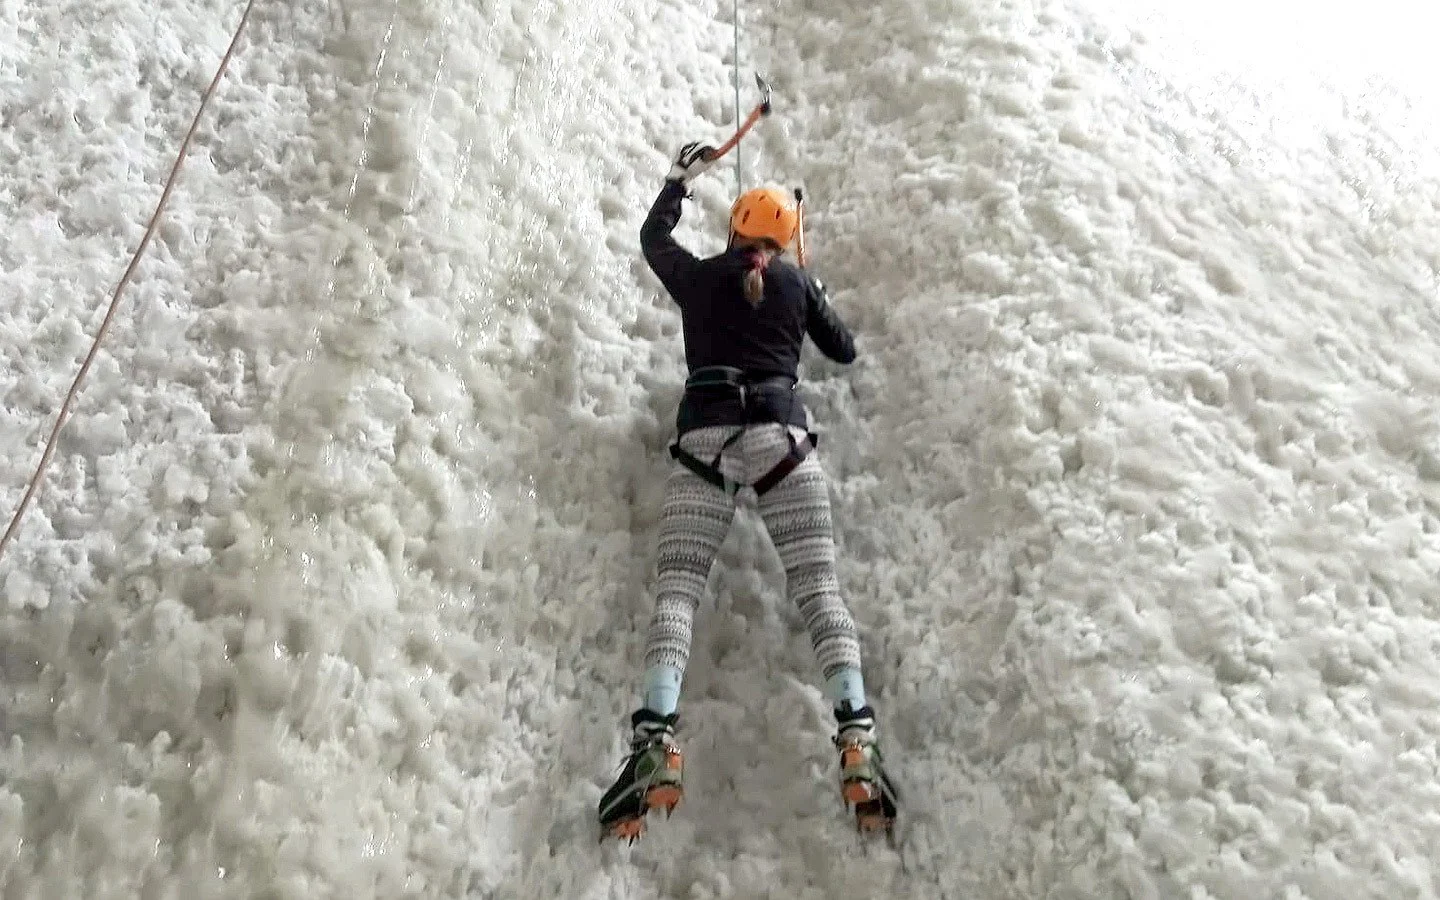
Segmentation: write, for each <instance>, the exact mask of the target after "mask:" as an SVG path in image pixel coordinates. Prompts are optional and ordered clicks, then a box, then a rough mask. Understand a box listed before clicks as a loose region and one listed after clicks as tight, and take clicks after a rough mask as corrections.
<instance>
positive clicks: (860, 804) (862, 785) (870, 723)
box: [835, 707, 900, 842]
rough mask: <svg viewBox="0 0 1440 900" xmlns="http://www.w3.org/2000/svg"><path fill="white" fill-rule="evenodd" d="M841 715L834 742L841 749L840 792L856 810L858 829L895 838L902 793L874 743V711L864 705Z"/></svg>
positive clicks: (850, 806) (891, 838) (846, 801)
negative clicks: (838, 729) (893, 781)
mask: <svg viewBox="0 0 1440 900" xmlns="http://www.w3.org/2000/svg"><path fill="white" fill-rule="evenodd" d="M839 715H841V716H844V717H842V718H841V728H840V734H838V735H837V736H836V737H835V746H836V748H838V749H839V751H840V795H841V797H842V798H843V799H844V801H845V808H846V809H847V810H853V811H854V814H855V829H856V830H857V831H859V832H860V833H861V834H873V833H876V832H884V834H885V836H886V838H888V839H889V840H890V841H892V842H893V841H894V839H895V819H896V817H897V816H898V813H899V809H898V803H899V799H900V797H899V794H897V793H896V791H895V786H894V785H893V784H892V783H891V781H890V777H889V776H888V775H887V774H886V773H885V768H884V766H883V765H882V761H881V756H880V748H879V747H878V746H877V745H876V744H875V740H874V731H873V729H874V717H873V713H872V712H871V711H870V708H869V707H865V708H864V709H861V710H856V711H854V712H853V713H850V712H849V711H846V712H845V713H841V714H839Z"/></svg>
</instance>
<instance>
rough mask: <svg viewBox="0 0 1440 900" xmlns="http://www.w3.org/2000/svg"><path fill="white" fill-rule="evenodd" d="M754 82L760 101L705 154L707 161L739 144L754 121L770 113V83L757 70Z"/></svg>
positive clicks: (713, 159)
mask: <svg viewBox="0 0 1440 900" xmlns="http://www.w3.org/2000/svg"><path fill="white" fill-rule="evenodd" d="M755 84H756V86H757V87H759V88H760V102H759V103H757V104H755V108H754V109H752V110H750V115H748V116H746V117H745V121H744V122H742V123H740V127H739V128H737V129H736V130H735V133H734V134H732V135H731V136H730V139H729V140H727V141H726V142H725V143H723V144H721V145H720V146H719V147H716V148H714V149H713V150H711V151H710V152H708V153H707V154H706V155H705V159H706V160H707V161H709V162H714V161H715V160H717V159H719V158H720V157H722V156H724V155H725V154H727V153H729V152H730V151H731V150H734V149H735V148H736V147H737V146H738V145H739V144H740V139H741V138H743V137H744V136H745V135H746V133H748V132H749V131H750V129H751V128H754V127H755V123H756V122H758V121H760V119H761V118H763V117H764V116H768V115H770V85H768V84H766V83H765V79H763V78H761V77H760V74H759V73H758V72H757V73H756V74H755Z"/></svg>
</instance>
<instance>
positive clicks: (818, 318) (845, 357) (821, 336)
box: [805, 274, 855, 364]
mask: <svg viewBox="0 0 1440 900" xmlns="http://www.w3.org/2000/svg"><path fill="white" fill-rule="evenodd" d="M805 298H806V314H805V330H806V332H808V333H809V335H810V339H811V340H812V341H814V342H815V346H816V347H818V348H819V349H820V352H821V353H823V354H825V355H826V356H828V357H830V358H831V359H833V360H835V361H836V362H838V363H846V364H849V363H852V362H854V361H855V338H854V337H853V336H851V334H850V329H849V328H846V327H845V323H844V322H842V321H841V320H840V315H839V314H838V313H836V312H835V307H833V306H831V305H830V297H829V295H828V294H827V293H826V292H825V285H823V284H821V283H820V280H819V279H817V278H812V277H811V276H809V275H808V274H807V275H806V276H805Z"/></svg>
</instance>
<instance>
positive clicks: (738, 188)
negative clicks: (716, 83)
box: [734, 0, 745, 197]
mask: <svg viewBox="0 0 1440 900" xmlns="http://www.w3.org/2000/svg"><path fill="white" fill-rule="evenodd" d="M734 12H735V18H734V22H735V127H736V129H739V127H740V0H735V3H734ZM743 193H745V183H744V180H743V175H742V173H741V170H740V145H739V144H736V145H735V196H737V197H738V196H740V195H741V194H743Z"/></svg>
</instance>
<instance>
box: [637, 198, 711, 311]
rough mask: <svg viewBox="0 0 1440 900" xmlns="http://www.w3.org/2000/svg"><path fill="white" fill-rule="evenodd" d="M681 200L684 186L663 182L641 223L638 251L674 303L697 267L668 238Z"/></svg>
mask: <svg viewBox="0 0 1440 900" xmlns="http://www.w3.org/2000/svg"><path fill="white" fill-rule="evenodd" d="M684 198H685V185H684V184H682V183H680V182H679V181H666V182H665V186H664V187H662V188H661V189H660V196H658V197H656V198H655V202H654V203H653V204H652V205H651V206H650V214H649V215H648V216H646V217H645V224H644V225H641V226H640V249H641V251H642V252H643V253H644V254H645V262H646V263H648V264H649V265H650V270H651V271H652V272H654V273H655V275H656V276H657V277H658V278H659V279H660V283H661V284H663V285H665V290H667V291H669V292H670V296H671V297H674V298H675V299H676V302H679V300H680V297H682V296H684V294H685V285H686V284H688V283H689V282H690V279H691V277H692V275H693V274H694V272H695V267H696V266H697V265H698V264H699V260H698V259H696V258H695V254H693V253H691V252H690V251H689V250H686V249H685V248H684V247H682V246H680V243H679V242H678V241H676V240H675V238H674V237H673V236H672V235H671V232H673V231H674V230H675V226H676V225H678V224H679V223H680V201H681V200H683V199H684Z"/></svg>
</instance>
